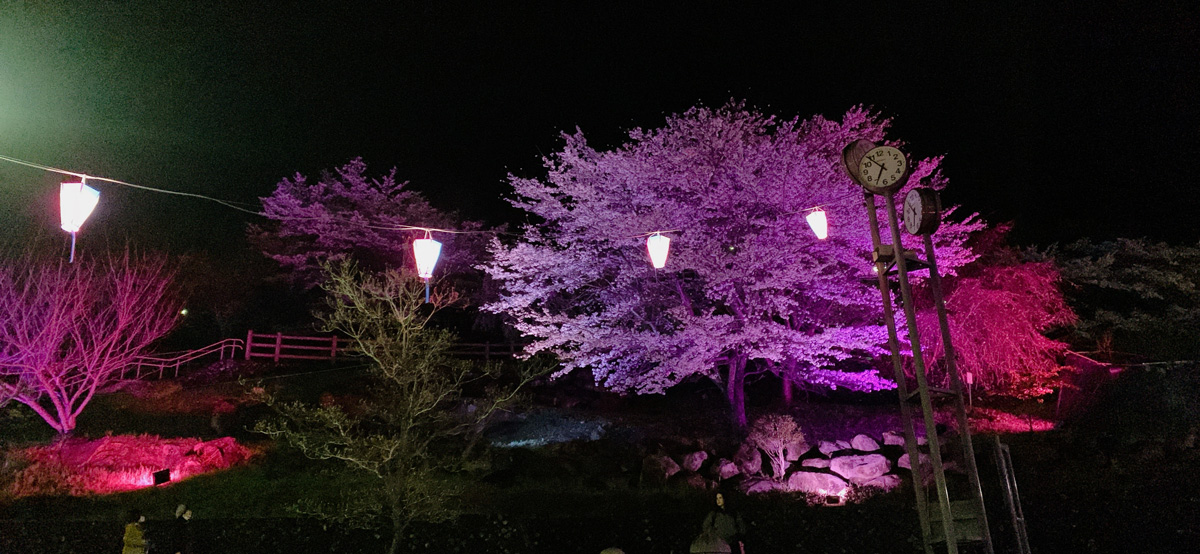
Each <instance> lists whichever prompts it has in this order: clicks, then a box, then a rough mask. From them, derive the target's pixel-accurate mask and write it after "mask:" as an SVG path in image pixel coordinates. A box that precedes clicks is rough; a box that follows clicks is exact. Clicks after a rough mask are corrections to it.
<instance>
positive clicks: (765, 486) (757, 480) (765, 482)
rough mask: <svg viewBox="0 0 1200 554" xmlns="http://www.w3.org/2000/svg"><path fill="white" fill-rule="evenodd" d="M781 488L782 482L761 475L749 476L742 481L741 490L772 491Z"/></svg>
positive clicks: (753, 492) (752, 492)
mask: <svg viewBox="0 0 1200 554" xmlns="http://www.w3.org/2000/svg"><path fill="white" fill-rule="evenodd" d="M781 488H783V484H782V483H779V482H778V481H773V480H771V479H766V478H763V477H751V478H749V479H746V480H745V481H742V492H744V493H746V494H759V493H764V492H772V491H777V490H780V489H781Z"/></svg>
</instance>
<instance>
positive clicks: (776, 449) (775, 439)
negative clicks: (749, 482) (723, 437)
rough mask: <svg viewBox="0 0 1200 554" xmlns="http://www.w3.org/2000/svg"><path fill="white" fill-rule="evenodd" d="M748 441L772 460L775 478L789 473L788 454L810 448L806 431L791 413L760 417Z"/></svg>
mask: <svg viewBox="0 0 1200 554" xmlns="http://www.w3.org/2000/svg"><path fill="white" fill-rule="evenodd" d="M746 440H747V442H749V443H750V444H751V445H753V446H755V447H756V448H758V449H759V450H762V451H763V453H764V454H766V455H767V459H769V460H770V462H771V471H772V473H773V476H774V477H775V480H777V481H782V480H783V479H784V477H786V475H787V465H788V454H789V453H791V454H792V455H793V457H794V456H797V455H799V454H800V453H802V452H804V451H806V450H808V445H807V444H806V443H805V442H804V433H802V432H801V431H800V426H799V425H798V424H796V420H794V419H792V416H790V415H768V416H763V417H760V418H758V419H757V420H756V421H755V422H754V425H752V426H751V427H750V434H749V436H748V437H746Z"/></svg>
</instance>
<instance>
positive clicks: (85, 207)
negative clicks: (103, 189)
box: [58, 182, 100, 233]
mask: <svg viewBox="0 0 1200 554" xmlns="http://www.w3.org/2000/svg"><path fill="white" fill-rule="evenodd" d="M58 202H59V212H60V215H61V216H62V228H63V230H64V231H66V232H68V233H77V232H79V228H80V227H83V222H84V221H86V220H87V218H88V216H89V215H92V210H94V209H96V204H98V203H99V202H100V191H98V190H96V189H94V188H92V187H89V186H87V185H86V184H84V183H82V182H79V183H63V184H62V186H61V187H60V188H59V192H58Z"/></svg>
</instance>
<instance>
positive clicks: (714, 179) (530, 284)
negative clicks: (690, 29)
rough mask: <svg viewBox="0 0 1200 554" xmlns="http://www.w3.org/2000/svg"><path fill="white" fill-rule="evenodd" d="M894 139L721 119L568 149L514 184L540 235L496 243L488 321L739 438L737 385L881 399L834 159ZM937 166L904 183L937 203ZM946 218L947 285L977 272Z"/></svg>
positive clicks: (861, 264)
mask: <svg viewBox="0 0 1200 554" xmlns="http://www.w3.org/2000/svg"><path fill="white" fill-rule="evenodd" d="M888 123H889V122H888V121H887V120H884V119H881V118H879V117H878V116H877V115H874V114H872V113H870V112H869V111H867V110H865V109H862V108H854V109H851V110H849V111H848V112H846V113H845V114H844V115H843V116H842V118H841V120H840V121H836V120H830V119H826V118H824V117H821V116H815V117H812V118H810V119H807V120H801V119H799V118H796V119H790V120H779V119H776V118H775V117H772V116H768V115H765V114H762V113H759V112H757V111H755V110H752V109H748V108H746V107H745V106H744V105H743V104H740V103H730V104H727V105H726V106H724V107H722V108H719V109H711V108H707V107H696V108H692V109H690V110H688V111H687V112H685V113H682V114H678V115H673V116H670V117H668V118H667V121H666V124H665V125H664V126H663V127H661V128H658V129H634V130H632V131H630V132H629V138H628V141H627V142H625V143H624V144H622V145H620V146H619V147H616V148H613V149H610V150H598V149H596V148H594V147H592V146H590V145H589V144H588V142H587V139H586V138H585V136H584V134H583V132H582V131H578V130H577V131H576V132H574V133H571V134H564V135H563V140H564V141H565V144H564V146H563V148H562V150H561V151H559V152H556V153H554V154H552V155H551V156H549V157H547V158H546V159H545V165H546V169H547V175H546V177H545V178H525V177H516V176H513V177H510V183H511V185H512V187H513V189H514V192H515V193H516V195H515V199H514V200H513V201H512V202H513V204H514V205H515V206H516V207H518V208H520V209H523V210H525V211H526V212H528V213H529V214H530V215H531V216H533V217H535V218H536V219H537V220H540V221H539V222H538V223H537V224H530V225H526V226H525V228H524V230H523V233H522V235H521V237H520V239H519V240H517V241H516V242H515V243H512V244H506V243H503V242H501V241H499V240H497V241H494V242H493V243H492V246H491V250H492V253H493V256H494V261H492V262H491V263H489V264H487V265H486V266H485V270H486V271H487V272H488V273H489V274H490V275H491V276H492V277H493V278H495V279H497V280H498V281H499V282H501V283H502V289H503V292H502V297H501V298H500V299H499V300H497V301H495V302H492V303H490V304H488V305H486V306H485V309H486V310H490V311H493V312H501V313H506V314H508V315H509V316H511V318H512V320H513V321H514V323H515V325H516V326H517V328H518V329H519V330H520V331H521V332H522V333H524V334H525V335H526V336H528V337H530V338H532V339H533V343H532V344H531V345H530V346H529V347H528V349H527V351H528V352H530V353H537V352H542V351H550V352H553V353H555V354H557V355H558V356H559V357H560V358H561V359H562V360H563V362H564V365H563V368H562V370H561V372H560V374H562V373H566V372H570V371H573V370H576V369H586V370H589V371H591V372H592V373H593V375H594V377H595V379H596V381H597V382H598V383H601V384H604V385H606V386H608V387H611V388H613V389H617V390H621V391H632V392H638V393H659V392H663V391H664V390H666V389H667V388H668V387H670V386H672V385H675V384H677V383H679V382H681V381H683V380H684V379H687V378H689V377H693V376H701V377H706V378H709V379H711V380H712V381H714V382H715V383H717V384H718V386H721V387H722V388H723V390H724V391H725V393H726V394H727V396H728V397H729V400H730V403H731V406H732V408H733V410H734V416H735V418H736V419H737V422H738V423H739V424H740V425H741V426H743V427H744V425H745V414H744V397H743V395H744V392H743V391H744V381H745V377H746V376H747V375H748V374H754V373H758V372H772V373H776V374H779V375H781V376H782V377H784V378H785V379H788V380H791V381H794V382H797V383H800V384H805V385H809V386H812V387H820V388H839V387H844V388H849V389H853V390H863V391H870V390H876V389H880V388H887V387H890V386H892V384H891V383H890V381H888V380H887V379H884V378H881V377H880V376H879V375H878V374H877V372H876V371H875V370H874V369H873V368H872V367H871V366H870V359H871V357H872V356H874V355H876V354H880V353H882V352H883V350H882V349H881V345H883V344H885V343H886V333H885V330H884V327H883V325H882V321H881V318H880V312H881V307H880V305H879V296H878V295H879V293H878V291H877V290H875V289H874V288H872V287H871V286H870V284H869V283H865V282H864V279H869V278H870V276H871V273H870V267H871V265H870V251H871V246H870V235H869V231H868V228H867V217H866V214H865V213H864V210H863V208H862V205H861V202H860V201H859V200H858V199H860V198H861V195H862V192H861V190H860V189H858V188H857V187H856V186H854V185H852V184H851V183H850V181H849V179H848V178H847V177H846V176H845V174H844V172H843V170H842V169H841V165H840V153H841V150H842V148H843V147H844V146H845V145H846V144H848V143H849V142H850V141H852V140H854V139H858V138H866V139H870V140H874V141H883V140H884V139H885V131H886V130H887V127H888ZM940 161H941V160H940V159H939V158H932V159H923V160H917V161H914V163H913V170H912V177H911V180H910V182H911V183H913V184H916V183H921V184H923V185H927V186H932V187H935V188H942V187H944V186H945V184H946V179H945V178H944V177H943V176H942V174H941V172H940V171H939V165H940ZM910 186H912V185H910ZM902 193H903V191H901V194H902ZM815 206H823V208H824V210H825V212H826V213H827V214H828V218H829V220H830V225H831V231H830V236H829V238H828V239H827V240H824V241H822V240H818V239H817V238H816V237H814V236H813V234H812V233H811V232H810V230H809V228H808V226H807V225H806V223H805V216H806V215H807V214H808V213H809V212H810V211H811V208H813V207H815ZM953 212H954V210H953V209H950V210H947V211H946V214H945V217H946V220H945V223H944V224H943V225H942V228H941V229H940V230H939V231H938V233H937V235H936V236H935V242H936V244H937V247H938V248H939V257H940V258H941V259H942V260H943V265H944V268H943V269H944V271H948V272H950V273H953V272H954V271H955V268H957V267H960V266H962V265H963V264H965V263H967V262H969V261H971V260H972V259H973V258H974V255H973V254H972V253H971V251H970V250H969V249H968V248H967V247H966V246H965V239H966V238H967V236H968V235H969V234H970V233H972V232H973V231H976V230H979V229H981V228H982V227H983V225H982V223H980V222H978V221H977V220H976V219H975V218H974V216H971V217H967V218H966V219H965V221H957V220H955V218H953V216H952V214H953ZM654 231H666V232H668V233H667V234H668V236H669V237H670V238H671V239H672V242H671V254H670V260H669V261H668V263H667V267H666V268H665V269H663V270H658V271H656V270H654V269H653V268H652V267H651V266H650V264H649V263H648V261H647V259H646V253H645V246H644V245H645V240H646V236H647V234H648V233H650V232H654ZM917 244H919V243H918V242H916V239H914V242H913V243H912V244H911V245H909V246H910V247H915V246H916V245H917Z"/></svg>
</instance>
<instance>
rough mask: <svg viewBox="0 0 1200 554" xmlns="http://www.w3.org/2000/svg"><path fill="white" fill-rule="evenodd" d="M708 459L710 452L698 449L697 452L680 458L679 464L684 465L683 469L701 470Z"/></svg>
mask: <svg viewBox="0 0 1200 554" xmlns="http://www.w3.org/2000/svg"><path fill="white" fill-rule="evenodd" d="M707 459H708V452H705V451H703V450H697V451H696V452H692V453H691V454H685V455H684V456H683V459H682V460H680V464H679V465H681V466H683V469H686V470H688V471H691V472H696V471H700V466H702V465H704V461H705V460H707Z"/></svg>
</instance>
